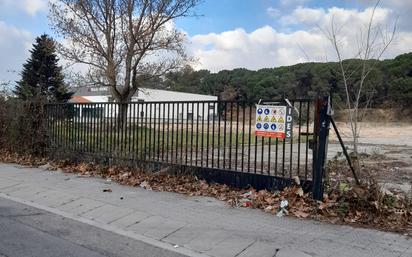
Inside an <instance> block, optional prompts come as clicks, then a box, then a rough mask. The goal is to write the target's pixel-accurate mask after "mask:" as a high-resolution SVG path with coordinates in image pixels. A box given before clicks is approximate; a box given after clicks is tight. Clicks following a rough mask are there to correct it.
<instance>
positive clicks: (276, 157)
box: [275, 138, 279, 176]
mask: <svg viewBox="0 0 412 257" xmlns="http://www.w3.org/2000/svg"><path fill="white" fill-rule="evenodd" d="M275 141H276V147H275V176H277V175H278V157H279V139H278V138H276V140H275Z"/></svg>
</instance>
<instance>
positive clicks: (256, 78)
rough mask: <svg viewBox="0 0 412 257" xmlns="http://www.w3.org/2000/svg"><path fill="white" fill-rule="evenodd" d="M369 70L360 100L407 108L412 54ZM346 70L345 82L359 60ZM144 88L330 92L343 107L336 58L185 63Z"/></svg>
mask: <svg viewBox="0 0 412 257" xmlns="http://www.w3.org/2000/svg"><path fill="white" fill-rule="evenodd" d="M369 62H370V65H372V66H373V67H374V68H373V71H372V72H371V74H369V76H368V78H367V81H366V83H365V89H364V96H363V99H362V101H363V102H365V103H366V102H369V103H370V104H369V106H371V107H380V106H390V107H403V108H406V107H408V106H410V104H411V103H412V53H407V54H402V55H399V56H398V57H396V58H395V59H391V60H384V61H378V60H370V61H369ZM344 66H345V69H346V71H347V74H349V85H356V83H359V79H360V76H359V73H360V72H361V71H360V69H359V67H360V60H356V59H351V60H346V61H344ZM147 86H148V87H161V88H163V89H169V90H176V91H183V92H193V93H202V94H212V95H217V96H219V97H220V99H222V100H238V101H244V102H246V103H254V102H257V101H259V99H276V98H282V97H287V98H308V97H309V98H313V97H316V96H317V95H323V94H327V93H328V92H330V91H332V92H334V100H335V103H336V104H337V105H338V106H339V105H340V106H343V104H344V99H345V92H344V89H343V88H344V87H343V85H342V76H341V73H340V70H339V67H338V63H335V62H327V63H302V64H296V65H292V66H285V67H278V68H266V69H261V70H258V71H251V70H247V69H234V70H223V71H220V72H218V73H211V72H210V71H208V70H199V71H195V70H193V69H192V68H191V67H185V68H184V69H182V70H180V71H175V72H170V73H168V74H166V76H165V77H164V78H163V79H162V80H158V81H152V82H151V83H150V85H147Z"/></svg>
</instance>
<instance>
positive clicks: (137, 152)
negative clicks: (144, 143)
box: [134, 103, 141, 160]
mask: <svg viewBox="0 0 412 257" xmlns="http://www.w3.org/2000/svg"><path fill="white" fill-rule="evenodd" d="M135 105H136V113H135V124H136V127H135V129H134V133H135V134H134V135H135V137H136V150H135V151H136V152H135V155H136V159H137V160H139V156H140V154H139V151H141V149H139V143H140V140H141V139H140V138H139V134H140V133H139V131H140V122H139V121H140V104H139V103H136V104H135Z"/></svg>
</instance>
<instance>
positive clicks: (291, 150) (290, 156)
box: [289, 101, 299, 178]
mask: <svg viewBox="0 0 412 257" xmlns="http://www.w3.org/2000/svg"><path fill="white" fill-rule="evenodd" d="M291 104H292V106H291V107H290V108H291V109H292V111H293V109H294V108H295V101H291ZM290 115H292V113H290ZM292 130H293V125H292ZM289 143H290V155H289V158H290V160H289V163H290V164H289V165H290V167H289V178H292V175H293V174H292V172H293V158H292V157H293V133H292V137H290V141H289ZM298 158H299V156H298Z"/></svg>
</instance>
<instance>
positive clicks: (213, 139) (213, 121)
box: [212, 102, 216, 168]
mask: <svg viewBox="0 0 412 257" xmlns="http://www.w3.org/2000/svg"><path fill="white" fill-rule="evenodd" d="M212 115H213V116H212V168H214V167H215V166H214V164H215V139H216V137H215V116H216V102H213V114H212Z"/></svg>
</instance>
